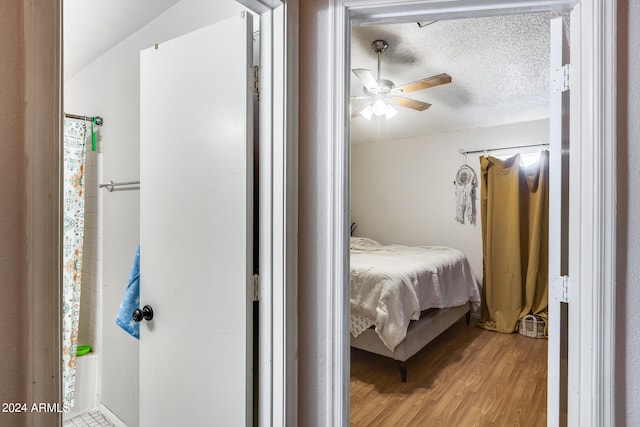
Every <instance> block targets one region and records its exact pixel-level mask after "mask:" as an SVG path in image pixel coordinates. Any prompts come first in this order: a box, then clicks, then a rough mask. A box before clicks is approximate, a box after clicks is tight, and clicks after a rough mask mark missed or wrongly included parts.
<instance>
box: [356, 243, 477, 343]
mask: <svg viewBox="0 0 640 427" xmlns="http://www.w3.org/2000/svg"><path fill="white" fill-rule="evenodd" d="M350 259H351V271H350V291H351V299H350V305H351V314H352V319H354V320H355V321H356V322H358V323H359V324H360V325H359V328H354V325H352V333H354V332H355V334H357V332H358V330H360V331H362V330H364V329H366V327H364V326H365V325H366V324H370V325H373V326H374V327H375V332H376V333H377V334H378V336H379V337H380V340H381V341H382V342H383V343H384V345H385V346H386V347H387V348H389V350H391V351H393V350H394V349H395V347H396V346H397V345H398V344H399V343H400V342H401V341H402V340H403V339H404V338H405V336H406V333H407V327H408V326H409V322H410V321H411V320H418V318H419V317H420V312H421V311H422V310H427V309H430V308H447V307H457V306H461V305H463V304H466V303H470V304H471V307H472V309H473V310H475V309H477V308H478V307H479V305H480V292H479V289H478V284H477V283H476V280H475V278H474V277H473V274H472V273H471V267H470V266H469V261H468V260H467V258H466V257H465V255H464V253H462V251H460V250H458V249H454V248H448V247H444V246H403V245H381V244H380V243H378V242H376V241H374V240H372V239H368V238H363V237H353V238H352V239H351V258H350ZM354 329H356V330H354ZM355 334H354V335H355Z"/></svg>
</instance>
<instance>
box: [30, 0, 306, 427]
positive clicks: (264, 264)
mask: <svg viewBox="0 0 640 427" xmlns="http://www.w3.org/2000/svg"><path fill="white" fill-rule="evenodd" d="M229 1H231V0H229ZM237 1H238V2H239V3H241V4H243V5H245V6H246V7H247V8H248V9H250V10H252V11H253V12H255V13H257V14H259V15H260V24H261V25H265V26H266V27H265V28H269V32H268V35H267V36H266V37H264V33H263V37H261V49H264V50H263V53H262V54H261V55H262V58H261V59H262V63H263V68H262V73H261V77H260V80H261V97H262V101H261V109H264V111H261V112H260V122H261V126H260V144H261V148H262V149H261V153H263V154H265V153H268V154H269V157H266V159H265V162H266V163H268V164H269V165H271V166H272V167H271V169H267V168H265V169H263V170H261V172H260V174H261V175H260V179H261V180H264V182H261V184H260V185H261V196H260V202H259V203H260V209H263V211H264V212H269V216H268V217H267V218H266V219H264V220H263V219H261V224H260V229H261V231H260V233H261V234H260V239H261V240H260V245H261V248H260V255H261V260H260V269H261V271H265V272H266V274H265V275H264V276H262V277H261V280H260V296H261V298H262V299H263V303H262V307H263V308H264V307H269V309H263V310H261V312H260V333H261V337H262V338H261V340H260V345H259V348H260V360H259V364H260V389H259V420H260V424H261V425H289V424H295V420H296V419H297V381H296V378H297V363H296V360H295V357H296V348H297V299H296V287H295V284H296V272H297V258H296V256H297V240H296V234H297V233H296V232H297V196H296V195H297V175H296V174H297V161H296V159H297V151H296V150H297V115H296V114H297V113H296V111H297V110H296V109H295V106H296V105H297V79H295V78H291V79H288V78H287V77H288V76H296V75H297V42H296V39H295V38H296V37H297V34H298V29H297V28H298V27H297V26H298V19H297V16H298V15H297V10H298V2H297V1H293V2H283V1H281V0H237ZM23 25H24V39H23V40H24V45H23V51H24V58H25V60H24V62H25V63H24V66H25V81H24V88H25V89H24V97H25V101H26V103H25V104H26V107H25V114H24V129H25V147H24V152H25V158H26V159H28V161H27V162H25V163H24V165H23V173H24V176H25V184H24V185H25V197H24V199H23V200H24V206H23V209H24V228H25V235H26V238H25V240H26V241H25V268H24V297H25V299H24V309H25V314H24V321H25V327H24V335H25V341H24V347H23V350H22V351H23V353H24V354H25V363H24V373H25V376H24V384H25V386H24V392H23V401H25V402H47V403H55V402H61V401H62V373H61V368H62V357H61V355H62V346H61V340H60V337H61V333H62V326H61V310H60V306H61V305H60V302H61V296H62V269H61V259H62V256H61V254H62V239H61V235H62V221H61V212H62V210H61V206H62V168H61V162H62V146H63V142H62V111H63V110H62V102H63V93H64V92H63V74H62V65H63V59H62V0H51V1H46V2H24V5H23ZM265 155H266V154H265ZM261 161H262V159H261ZM267 337H269V338H270V339H268V338H267ZM25 416H26V417H27V418H26V420H27V424H28V425H34V426H36V425H43V426H44V425H61V424H62V413H61V412H53V411H52V412H47V413H36V412H31V413H27V414H25Z"/></svg>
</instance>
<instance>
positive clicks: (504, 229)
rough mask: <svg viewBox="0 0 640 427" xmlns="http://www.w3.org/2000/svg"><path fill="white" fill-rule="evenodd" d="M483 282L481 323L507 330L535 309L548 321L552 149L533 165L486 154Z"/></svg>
mask: <svg viewBox="0 0 640 427" xmlns="http://www.w3.org/2000/svg"><path fill="white" fill-rule="evenodd" d="M480 166H481V175H482V178H481V179H482V183H481V187H480V203H481V215H482V249H483V270H484V278H483V286H482V304H481V308H482V312H481V322H480V324H479V325H480V326H481V327H483V328H485V329H489V330H494V331H498V332H504V333H512V332H514V331H516V330H517V328H518V320H520V319H521V318H522V317H524V316H526V315H527V314H530V313H533V314H536V315H538V316H540V317H542V318H543V319H544V321H545V323H546V322H547V306H548V271H549V269H548V261H549V260H548V258H549V251H548V247H549V244H548V242H549V152H548V151H543V152H542V154H541V155H540V160H539V161H538V162H536V163H535V164H533V165H531V166H521V164H520V155H516V156H514V157H511V158H509V159H506V160H500V159H497V158H494V157H484V156H482V157H480Z"/></svg>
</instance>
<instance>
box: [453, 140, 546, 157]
mask: <svg viewBox="0 0 640 427" xmlns="http://www.w3.org/2000/svg"><path fill="white" fill-rule="evenodd" d="M548 146H549V143H548V142H545V143H542V144H529V145H513V146H511V147H500V148H485V149H484V150H463V149H462V148H461V149H460V154H462V155H463V156H466V155H467V154H474V153H488V152H489V151H501V150H515V149H517V148H528V147H548Z"/></svg>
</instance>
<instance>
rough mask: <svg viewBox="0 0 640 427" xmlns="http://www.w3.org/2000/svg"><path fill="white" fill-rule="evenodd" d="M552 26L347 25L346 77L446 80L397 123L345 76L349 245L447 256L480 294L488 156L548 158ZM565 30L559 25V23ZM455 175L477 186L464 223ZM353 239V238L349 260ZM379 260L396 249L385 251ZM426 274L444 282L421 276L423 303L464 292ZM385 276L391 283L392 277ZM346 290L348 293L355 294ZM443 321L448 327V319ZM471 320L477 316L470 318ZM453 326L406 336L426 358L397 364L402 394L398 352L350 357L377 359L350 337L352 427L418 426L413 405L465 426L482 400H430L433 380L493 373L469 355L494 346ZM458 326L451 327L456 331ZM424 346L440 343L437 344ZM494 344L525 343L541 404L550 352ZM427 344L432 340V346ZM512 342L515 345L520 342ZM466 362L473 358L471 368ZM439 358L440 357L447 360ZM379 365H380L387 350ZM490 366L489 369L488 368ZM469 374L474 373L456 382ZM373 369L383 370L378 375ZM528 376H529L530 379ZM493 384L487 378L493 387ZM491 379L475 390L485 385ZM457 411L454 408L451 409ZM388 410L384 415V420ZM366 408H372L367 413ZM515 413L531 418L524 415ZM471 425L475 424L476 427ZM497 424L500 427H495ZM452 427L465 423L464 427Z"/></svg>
mask: <svg viewBox="0 0 640 427" xmlns="http://www.w3.org/2000/svg"><path fill="white" fill-rule="evenodd" d="M554 16H557V14H548V13H547V14H526V15H507V16H495V17H481V18H470V19H455V20H427V21H422V22H408V23H398V24H387V25H371V24H368V25H366V26H354V28H353V29H352V38H351V67H350V68H352V69H367V68H369V69H371V70H372V73H373V74H374V75H375V74H376V65H377V66H378V72H379V73H380V76H379V77H377V80H380V79H384V80H385V82H386V81H388V80H392V81H393V82H394V83H395V86H396V87H397V86H400V85H405V84H406V83H408V82H413V81H417V80H419V79H422V78H424V77H427V76H431V75H441V73H447V75H450V76H451V79H452V82H450V83H444V84H439V85H433V86H431V85H430V86H429V87H428V88H425V89H423V90H420V91H410V93H407V94H406V95H405V93H402V94H401V96H403V97H407V98H411V99H416V100H419V102H428V103H429V104H431V105H430V106H429V107H428V108H427V109H426V110H424V111H416V110H415V109H412V108H401V107H402V104H401V105H397V104H392V106H393V107H395V109H396V110H397V111H396V112H395V113H396V114H395V115H394V116H393V117H389V118H385V117H384V116H381V117H375V116H373V117H371V115H368V117H364V116H363V115H361V114H359V113H358V111H363V110H362V105H367V103H369V102H372V101H371V98H367V97H366V90H365V91H364V92H363V89H362V86H363V82H362V81H361V80H360V79H358V78H357V77H356V76H355V74H356V73H355V72H354V73H351V77H352V78H351V96H352V101H351V111H352V116H351V135H350V136H351V153H350V159H351V161H350V170H351V174H350V175H351V191H350V195H351V204H350V213H351V224H352V230H354V229H355V230H354V233H352V236H358V237H356V239H360V238H361V237H362V236H363V237H368V238H372V239H373V240H375V241H377V242H380V243H382V244H383V245H385V249H386V248H387V246H386V245H390V244H397V245H402V246H404V245H406V246H408V247H410V248H411V250H412V251H416V250H418V248H415V246H433V245H435V246H439V247H450V248H456V249H457V250H460V251H461V252H462V253H464V254H465V257H466V259H467V260H468V262H469V265H470V267H471V268H470V269H471V271H472V272H473V276H475V278H476V281H477V283H478V284H481V283H482V271H483V266H482V259H483V254H482V236H481V226H480V224H481V220H480V205H479V196H480V186H479V184H480V182H479V180H480V176H481V170H480V162H479V160H478V159H479V157H480V156H482V155H483V154H482V153H483V152H486V153H489V154H490V155H491V156H496V157H501V158H504V157H510V156H513V155H515V154H520V155H521V156H522V159H523V160H525V158H526V157H531V156H532V157H533V158H532V159H531V160H535V158H537V156H538V155H539V153H540V151H541V150H543V149H545V148H546V147H545V144H548V142H549V120H548V118H549V84H548V76H549V33H550V19H551V18H552V17H554ZM566 18H567V19H568V16H566ZM378 39H384V41H385V43H386V45H387V48H386V49H385V51H384V52H382V53H380V54H379V56H380V59H381V60H380V62H379V65H378V64H376V60H377V58H376V56H378V55H377V54H376V52H375V49H373V48H375V45H373V46H372V42H374V41H375V40H378ZM427 80H428V78H427ZM523 82H526V84H523ZM374 90H375V89H374ZM392 91H393V89H392ZM392 93H393V92H392ZM363 98H364V99H363ZM500 110H502V111H500ZM354 111H355V113H354ZM450 123H451V124H450ZM499 147H506V149H503V150H497V148H499ZM509 147H519V148H515V149H514V148H509ZM469 152H471V153H469ZM531 160H530V161H531ZM461 165H465V166H466V167H468V168H471V170H473V174H474V176H475V177H476V178H475V180H474V181H475V186H476V188H475V190H476V191H475V195H474V199H473V201H472V204H473V210H472V211H471V212H466V213H463V215H462V217H461V218H459V217H458V215H457V212H456V203H457V200H456V195H455V192H456V187H455V186H454V185H452V181H453V180H454V178H455V176H456V171H458V169H459V168H460V167H461ZM469 208H471V206H470V207H469ZM355 241H356V240H354V239H353V238H352V249H353V248H354V246H353V245H354V243H353V242H355ZM388 248H389V250H392V247H391V246H389V247H388ZM376 249H377V248H376ZM421 249H422V248H421ZM425 250H426V249H425ZM438 250H441V249H438ZM367 253H368V254H372V253H373V252H367ZM394 255H395V254H394ZM351 256H352V260H353V257H354V256H356V257H357V259H358V266H357V268H359V266H360V263H361V259H362V256H363V255H362V248H361V247H359V246H358V247H357V248H356V255H354V254H353V252H352V255H351ZM425 259H426V258H425ZM399 261H400V260H399ZM371 262H373V260H372V261H371ZM353 268H354V267H353V266H352V267H351V272H352V274H354V269H353ZM369 268H373V269H375V268H377V267H376V264H372V265H370V266H369ZM424 268H427V267H426V266H425V267H424ZM429 268H433V269H435V271H440V272H439V273H438V274H439V275H442V276H441V277H442V278H441V279H440V280H439V282H437V284H434V283H433V282H432V281H428V280H426V279H425V278H421V276H420V274H419V273H418V274H417V275H416V279H417V283H418V287H419V288H418V289H419V290H420V291H421V292H423V293H424V294H426V293H428V292H429V291H427V290H426V289H423V288H422V286H425V287H430V286H431V287H433V289H436V287H437V286H442V287H443V289H445V288H444V287H445V286H450V287H448V288H446V289H448V290H449V292H451V293H454V290H455V292H456V295H457V296H458V294H457V292H462V291H458V290H457V289H458V288H457V287H456V286H459V285H458V284H457V283H455V282H453V281H452V279H451V276H447V275H446V274H443V273H442V271H441V270H440V269H439V268H438V267H436V266H432V267H429ZM456 268H458V267H456ZM460 268H462V267H460ZM405 273H407V274H409V273H408V272H405ZM389 276H390V277H394V276H392V275H390V274H389ZM352 280H353V278H352ZM448 281H451V283H449V282H448ZM353 286H354V284H353V282H352V285H351V288H352V290H353V289H354V288H353ZM473 286H475V283H474V284H473ZM459 287H461V288H462V289H464V288H465V287H464V286H459ZM430 289H431V288H430ZM438 289H440V288H438ZM420 291H419V292H420ZM436 294H441V292H436ZM357 295H360V292H357ZM463 296H466V298H469V299H473V296H471V295H470V294H469V295H467V294H464V295H459V296H458V297H459V298H462V297H463ZM353 298H354V296H353V295H352V297H351V307H352V308H353V307H356V308H357V307H360V305H361V304H360V303H358V302H357V301H355V302H354V299H353ZM356 298H357V297H356ZM456 301H457V300H456ZM465 301H466V299H465ZM476 302H477V300H476ZM354 304H355V305H354ZM448 306H450V302H449V300H445V299H437V298H433V299H427V298H424V299H423V300H422V299H421V300H420V310H425V309H428V308H433V307H438V308H443V307H448ZM390 310H391V307H390V306H389V311H390ZM414 314H416V313H414ZM424 315H425V319H427V320H428V317H427V316H433V315H435V313H434V312H433V311H432V312H431V313H429V314H427V313H426V312H425V313H424ZM439 315H446V310H445V311H443V312H442V314H439ZM475 315H476V316H477V317H479V311H477V312H476V313H475ZM389 317H390V318H391V316H389ZM461 317H463V316H462V314H458V315H457V316H456V317H453V318H452V319H450V320H449V321H450V322H452V326H451V328H450V329H446V328H445V326H442V327H441V329H442V330H443V331H444V330H445V329H446V330H447V332H446V333H445V332H442V335H440V337H437V332H433V334H432V333H431V330H432V329H430V330H429V332H428V333H427V332H422V333H420V334H418V335H416V334H415V332H414V331H415V330H416V327H418V326H417V325H419V324H420V322H412V323H415V325H412V326H410V328H409V331H410V333H409V334H408V335H407V337H406V340H408V341H410V342H411V346H418V347H417V348H418V349H422V350H420V351H418V352H417V353H416V354H415V355H414V356H411V358H409V359H408V360H407V361H406V362H405V361H401V362H400V365H401V366H403V365H404V369H406V372H407V373H408V375H407V377H408V379H407V383H406V384H403V383H402V382H401V379H400V375H399V374H398V372H397V371H398V369H397V368H396V364H398V362H395V361H394V360H393V359H394V358H395V359H398V358H399V357H400V358H402V359H404V357H406V355H405V354H404V350H403V349H404V347H403V346H401V345H399V346H398V348H399V350H396V351H394V352H393V354H394V356H393V357H391V358H384V357H381V356H373V355H371V354H370V353H363V352H362V351H361V350H354V346H355V348H358V349H362V348H365V349H367V350H368V351H369V352H373V353H378V351H376V348H377V347H376V346H375V343H372V344H369V345H368V344H365V343H364V341H363V340H364V338H355V339H354V333H353V332H352V334H351V343H352V355H351V361H352V363H356V365H357V368H356V370H355V371H354V369H353V368H354V366H353V365H352V371H351V372H352V376H351V379H352V387H355V389H353V388H352V395H351V402H352V403H351V411H352V412H351V414H352V418H351V422H352V425H359V424H358V423H359V422H362V423H366V421H365V420H366V419H367V417H366V415H365V413H366V412H368V413H369V415H371V414H376V415H375V416H376V418H377V419H385V420H388V421H390V420H392V419H393V420H396V421H394V422H400V423H402V422H403V421H404V420H409V419H413V422H418V421H417V420H418V419H417V418H411V415H409V414H408V413H407V411H406V408H407V407H411V406H412V404H411V399H417V401H420V402H422V403H420V404H416V403H414V404H413V405H417V406H421V407H428V408H432V410H426V411H425V412H423V413H422V415H419V416H423V417H425V416H427V417H428V415H425V414H428V413H431V414H440V415H439V416H440V417H442V418H421V419H420V422H419V423H426V424H434V423H437V422H441V423H445V424H446V423H452V422H453V423H456V422H454V420H456V418H448V419H447V418H446V417H447V415H445V414H447V413H448V412H447V411H446V410H441V409H442V408H443V407H456V408H457V409H456V410H455V411H454V412H452V413H449V415H448V416H450V417H454V414H455V413H457V412H458V411H461V412H463V413H467V414H471V413H473V412H474V408H477V406H478V405H479V406H483V404H482V403H480V400H479V398H474V399H473V401H474V404H473V405H471V406H473V408H472V407H471V406H469V407H468V408H467V407H465V406H463V405H464V404H465V398H464V394H462V397H461V393H463V391H462V390H463V389H464V387H463V388H462V389H455V386H454V385H453V383H451V384H450V387H451V389H452V390H454V389H455V390H456V391H452V392H451V393H452V394H448V393H447V392H444V393H443V391H442V390H439V388H438V385H439V384H440V383H442V381H443V380H442V379H441V378H442V377H441V376H440V375H444V378H446V380H447V381H451V382H456V381H457V380H456V379H455V377H454V376H452V372H451V370H454V371H455V372H456V373H460V374H461V375H463V376H464V375H468V376H467V378H473V377H474V376H477V375H478V372H482V371H484V372H485V373H488V372H490V369H489V367H488V366H487V368H478V367H477V366H475V367H474V366H473V364H472V361H473V363H476V362H478V361H479V360H478V359H476V356H477V355H478V354H480V351H479V350H478V347H475V345H474V344H473V342H474V340H475V339H477V340H478V342H481V341H483V340H487V341H489V339H488V338H486V335H487V334H489V336H490V337H491V335H490V334H492V333H490V332H486V331H482V332H481V331H480V330H476V332H477V334H478V335H477V336H476V334H474V333H470V332H469V331H466V330H465V328H464V327H462V326H461V325H460V324H464V321H463V320H462V319H461ZM352 318H353V313H352ZM374 320H375V319H374ZM456 320H460V321H459V322H457V323H456ZM380 322H381V320H380ZM440 322H443V320H440ZM473 323H474V324H475V323H476V321H475V320H474V321H473ZM374 324H375V325H376V327H378V326H380V330H384V328H385V327H383V325H382V324H380V325H378V323H374ZM448 325H449V324H447V326H448ZM439 327H440V325H439V326H438V328H439ZM431 328H434V327H433V326H432V327H431ZM473 329H475V328H473ZM438 330H440V329H438ZM356 333H358V331H356ZM481 334H482V337H481V336H480V335H481ZM378 335H380V337H383V338H384V336H385V334H384V333H379V334H378ZM432 335H435V336H434V337H432ZM461 335H466V337H467V339H468V341H467V342H465V341H464V340H459V341H458V344H459V347H458V348H454V347H452V346H451V345H450V344H448V342H452V341H455V340H456V339H457V338H456V337H458V336H461ZM483 337H484V338H483ZM367 338H370V337H367ZM493 338H494V337H491V339H493ZM501 338H502V339H507V338H512V339H513V340H512V341H511V342H512V343H513V344H512V345H511V346H509V345H507V344H506V342H505V343H503V344H502V345H504V346H505V347H504V349H503V350H502V351H501V352H500V353H501V354H506V353H507V352H510V351H512V349H514V348H518V347H519V346H520V347H521V348H522V346H523V345H529V344H532V345H533V347H532V348H531V351H528V352H527V353H528V355H529V356H531V357H532V359H531V360H530V361H528V362H527V363H526V365H528V367H529V368H531V367H532V366H536V368H535V369H534V370H530V369H527V366H525V364H524V363H523V364H522V365H521V366H520V368H521V369H522V371H523V372H527V374H523V377H526V378H528V380H529V381H531V383H529V386H530V387H531V388H533V387H534V385H533V384H536V381H537V385H535V388H536V389H537V390H539V391H538V392H537V393H536V395H537V396H538V397H540V392H542V394H543V395H544V396H546V370H547V368H546V341H545V340H541V341H540V342H538V343H535V344H534V343H530V342H527V340H528V338H524V337H522V336H519V335H517V334H516V335H511V336H509V337H501ZM431 339H433V341H429V340H431ZM496 339H498V338H496ZM447 340H449V341H447ZM519 340H522V342H521V341H519ZM492 342H494V341H492ZM519 342H521V344H518V343H519ZM496 343H497V341H496V342H494V344H492V345H500V344H496ZM423 345H424V347H423ZM476 345H477V343H476ZM387 348H388V347H387ZM445 348H446V349H447V350H446V352H445V353H444V354H443V351H444V350H442V349H445ZM480 348H481V347H480ZM438 349H440V350H438ZM430 351H432V352H434V353H438V354H439V355H438V356H433V357H435V359H434V360H432V359H431V358H430V357H431V356H429V355H427V353H429V352H430ZM466 351H469V352H471V353H472V354H473V357H471V354H467V353H466ZM447 352H448V353H449V356H448V355H446V353H447ZM380 353H381V354H384V353H385V352H384V348H383V351H381V352H380ZM385 356H388V354H385ZM519 357H520V356H518V358H519ZM461 359H463V360H465V363H464V364H462V365H460V366H459V365H457V363H458V361H459V360H461ZM444 360H448V362H444ZM494 362H496V363H498V362H497V360H495V358H494ZM421 363H422V364H425V365H424V367H421ZM480 363H482V362H480ZM387 364H388V366H387ZM365 366H366V368H364V367H365ZM430 366H439V368H438V369H433V370H432V369H430ZM374 367H377V368H374ZM465 367H466V368H468V369H469V371H465V370H464V368H465ZM375 369H379V372H380V373H379V376H378V377H376V373H375ZM541 369H542V371H544V375H542V372H541V371H540V370H541ZM354 372H355V373H354ZM462 372H466V374H462ZM354 375H355V376H354ZM528 375H531V377H527V376H528ZM534 377H535V378H534ZM490 378H491V376H489V377H488V379H490ZM412 379H413V381H412ZM488 379H485V380H483V381H482V382H484V383H486V384H489V383H490V382H489V381H488ZM523 379H525V378H523ZM378 381H380V383H378ZM416 381H418V382H419V383H416ZM462 382H464V381H462ZM511 386H513V387H516V388H517V387H519V386H518V384H517V381H514V383H513V384H511ZM354 390H357V395H354V394H353V393H354ZM477 392H478V390H476V391H474V392H472V394H473V395H474V396H478V394H477ZM430 394H433V395H437V396H438V397H437V399H434V398H430V397H429V396H430ZM454 394H455V395H456V396H457V397H456V398H452V399H453V400H452V403H451V405H448V404H447V403H446V402H448V398H449V397H451V396H453V395H454ZM498 394H499V396H498V397H496V396H494V397H496V398H497V399H498V401H499V399H500V398H501V397H503V398H504V399H508V398H509V397H513V394H510V393H509V392H507V391H502V392H501V393H498ZM365 396H366V398H365ZM385 396H388V397H385ZM396 398H397V399H400V400H401V401H399V400H396ZM436 401H437V402H438V405H443V406H442V407H441V409H440V410H438V409H437V408H436V407H431V406H429V404H428V403H427V402H434V403H435V402H436ZM454 401H455V402H457V403H455V404H453V402H454ZM466 402H470V399H466ZM537 402H538V404H541V406H540V405H538V404H532V405H531V407H532V408H533V407H534V406H535V409H534V410H533V412H532V414H529V415H532V416H533V417H534V418H535V417H536V416H537V417H538V418H539V419H538V421H537V422H538V423H539V422H544V421H545V420H546V415H545V414H546V398H543V399H537ZM385 403H386V404H387V405H388V409H386V408H385ZM517 406H518V405H517V404H513V402H510V403H508V404H507V403H505V404H498V405H496V408H497V407H500V408H502V409H504V408H507V407H511V408H514V410H515V408H516V407H517ZM372 407H374V408H376V409H375V410H373V411H372V410H371V408H372ZM366 408H369V409H366ZM381 408H385V409H381ZM403 408H404V409H403ZM363 411H364V412H363ZM396 412H397V414H401V413H404V414H405V415H404V416H406V417H408V418H403V416H395V415H394V414H395V413H396ZM409 412H410V411H409ZM500 413H501V414H502V416H508V417H510V419H511V418H512V417H511V416H510V415H508V414H506V413H505V412H500V411H498V410H497V411H495V413H487V414H485V416H486V417H488V418H487V419H489V418H491V417H493V416H494V415H495V416H498V417H499V416H500V415H497V414H500ZM518 413H520V414H521V416H523V417H528V415H527V414H526V413H523V411H518ZM480 418H481V417H480ZM480 418H478V417H476V419H480ZM492 419H493V420H494V421H495V418H492ZM527 419H528V420H529V421H531V419H529V418H527ZM458 421H460V420H458ZM457 423H458V424H460V422H457ZM462 424H464V423H462ZM362 425H364V424H362Z"/></svg>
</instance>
